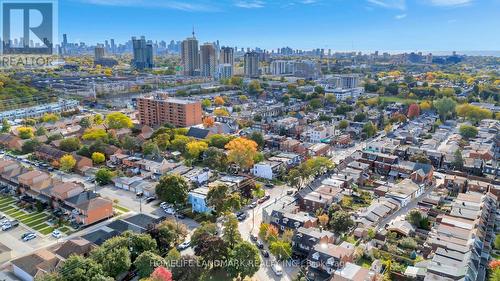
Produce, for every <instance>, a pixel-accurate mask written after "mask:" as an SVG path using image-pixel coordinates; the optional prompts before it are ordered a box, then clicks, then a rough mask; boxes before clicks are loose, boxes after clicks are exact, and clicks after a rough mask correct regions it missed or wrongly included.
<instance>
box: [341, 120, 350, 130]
mask: <svg viewBox="0 0 500 281" xmlns="http://www.w3.org/2000/svg"><path fill="white" fill-rule="evenodd" d="M347 127H349V121H347V120H340V122H339V129H341V130H345V129H347Z"/></svg>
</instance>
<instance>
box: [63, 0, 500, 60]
mask: <svg viewBox="0 0 500 281" xmlns="http://www.w3.org/2000/svg"><path fill="white" fill-rule="evenodd" d="M193 27H194V29H195V32H196V37H197V38H198V39H199V40H200V41H201V42H214V41H216V40H219V41H220V44H221V45H224V46H226V45H227V46H238V47H239V48H240V47H245V48H246V47H251V48H254V47H260V48H265V49H273V48H274V49H276V48H278V47H284V46H290V47H291V48H294V49H305V50H309V49H313V48H324V49H332V50H333V51H349V50H358V51H375V50H379V51H381V52H382V51H392V52H394V51H452V50H456V51H460V50H462V51H472V50H481V51H482V50H494V51H498V50H500V36H499V34H500V0H188V1H181V0H59V33H60V36H62V34H63V33H67V34H68V40H69V41H70V42H80V41H83V42H86V43H92V44H94V43H97V42H104V40H105V39H110V38H114V39H115V41H116V42H124V41H127V40H129V39H130V37H131V36H141V35H145V36H146V38H147V39H151V40H153V41H155V40H158V41H160V40H165V41H167V42H170V40H172V39H173V40H182V39H184V38H186V37H188V36H190V35H191V32H192V28H193Z"/></svg>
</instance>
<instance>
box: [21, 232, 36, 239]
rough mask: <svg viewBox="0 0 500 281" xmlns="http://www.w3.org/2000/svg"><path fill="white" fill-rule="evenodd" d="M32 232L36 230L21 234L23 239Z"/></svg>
mask: <svg viewBox="0 0 500 281" xmlns="http://www.w3.org/2000/svg"><path fill="white" fill-rule="evenodd" d="M30 234H35V233H34V232H26V233H24V234H23V235H21V239H24V237H26V236H28V235H30Z"/></svg>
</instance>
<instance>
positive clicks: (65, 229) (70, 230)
mask: <svg viewBox="0 0 500 281" xmlns="http://www.w3.org/2000/svg"><path fill="white" fill-rule="evenodd" d="M59 231H61V232H64V233H66V234H69V233H70V232H72V231H73V230H72V229H71V228H69V227H67V226H63V227H61V228H59Z"/></svg>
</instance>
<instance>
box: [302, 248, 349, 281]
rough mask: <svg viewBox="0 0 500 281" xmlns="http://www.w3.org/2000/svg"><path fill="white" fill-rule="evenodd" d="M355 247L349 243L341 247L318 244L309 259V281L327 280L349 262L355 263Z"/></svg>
mask: <svg viewBox="0 0 500 281" xmlns="http://www.w3.org/2000/svg"><path fill="white" fill-rule="evenodd" d="M354 251H355V246H354V245H353V244H351V243H348V242H342V243H341V244H340V245H334V244H330V243H324V244H316V245H315V246H314V248H313V249H312V250H311V251H310V254H309V257H308V259H307V261H308V264H309V267H308V271H307V278H308V279H309V280H327V279H329V278H330V277H331V275H332V274H333V273H334V272H335V271H336V270H338V269H340V268H342V267H343V266H344V265H345V264H346V263H347V262H351V263H352V262H353V261H354Z"/></svg>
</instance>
